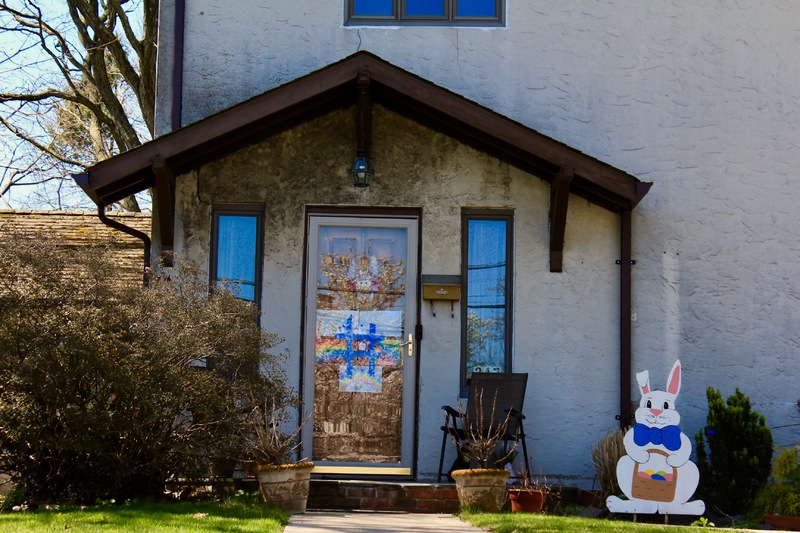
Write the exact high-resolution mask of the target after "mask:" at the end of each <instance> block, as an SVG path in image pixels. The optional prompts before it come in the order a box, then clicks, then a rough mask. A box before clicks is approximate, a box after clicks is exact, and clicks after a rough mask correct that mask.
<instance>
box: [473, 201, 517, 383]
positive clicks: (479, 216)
mask: <svg viewBox="0 0 800 533" xmlns="http://www.w3.org/2000/svg"><path fill="white" fill-rule="evenodd" d="M462 224H463V226H462V232H463V233H462V240H463V243H462V244H463V247H462V273H461V279H462V284H463V289H464V290H463V293H462V294H464V295H465V296H463V297H462V301H461V306H462V307H461V321H462V323H461V328H462V330H461V331H462V333H461V340H462V345H461V376H462V382H461V383H462V388H463V389H464V390H465V389H466V387H467V385H468V383H469V379H470V377H471V376H472V374H473V373H474V372H511V346H512V343H511V325H512V321H511V310H512V280H513V275H512V267H513V262H512V257H513V213H512V212H510V211H504V210H484V209H465V210H464V211H463V213H462Z"/></svg>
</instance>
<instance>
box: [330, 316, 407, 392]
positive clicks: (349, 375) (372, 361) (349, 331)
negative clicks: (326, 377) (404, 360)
mask: <svg viewBox="0 0 800 533" xmlns="http://www.w3.org/2000/svg"><path fill="white" fill-rule="evenodd" d="M402 319H403V313H402V311H345V310H318V311H317V331H316V337H317V344H316V353H315V358H316V364H317V365H322V364H331V365H338V366H339V391H340V392H366V393H380V392H381V391H382V387H383V367H395V366H398V364H399V362H400V361H401V359H400V349H401V339H402Z"/></svg>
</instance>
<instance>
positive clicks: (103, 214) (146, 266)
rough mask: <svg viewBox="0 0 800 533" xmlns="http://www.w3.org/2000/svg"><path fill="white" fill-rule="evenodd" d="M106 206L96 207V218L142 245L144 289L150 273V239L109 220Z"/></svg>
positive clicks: (143, 234) (136, 230)
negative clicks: (137, 240)
mask: <svg viewBox="0 0 800 533" xmlns="http://www.w3.org/2000/svg"><path fill="white" fill-rule="evenodd" d="M106 207H107V206H106V205H105V204H100V205H98V206H97V217H98V218H99V219H100V221H101V222H102V223H103V224H105V225H106V226H109V227H111V228H114V229H116V230H119V231H121V232H122V233H127V234H128V235H130V236H131V237H135V238H137V239H139V240H141V241H142V243H143V244H144V269H143V271H142V283H143V284H144V286H145V287H147V285H148V272H149V271H150V237H148V236H147V234H146V233H143V232H141V231H139V230H138V229H135V228H132V227H130V226H126V225H125V224H123V223H121V222H117V221H116V220H111V219H110V218H108V216H107V215H106Z"/></svg>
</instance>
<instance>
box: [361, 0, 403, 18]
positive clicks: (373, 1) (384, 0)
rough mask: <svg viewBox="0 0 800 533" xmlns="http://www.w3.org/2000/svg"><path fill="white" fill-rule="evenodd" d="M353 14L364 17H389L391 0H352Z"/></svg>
mask: <svg viewBox="0 0 800 533" xmlns="http://www.w3.org/2000/svg"><path fill="white" fill-rule="evenodd" d="M353 14H354V15H356V16H364V17H380V16H387V17H391V16H392V15H393V14H394V13H393V12H392V0H353Z"/></svg>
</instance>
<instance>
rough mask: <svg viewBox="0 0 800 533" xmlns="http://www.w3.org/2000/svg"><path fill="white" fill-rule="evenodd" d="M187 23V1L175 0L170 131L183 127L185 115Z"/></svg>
mask: <svg viewBox="0 0 800 533" xmlns="http://www.w3.org/2000/svg"><path fill="white" fill-rule="evenodd" d="M185 22H186V0H175V24H174V27H173V35H174V36H175V37H174V38H175V42H174V43H173V49H172V102H171V106H170V107H171V112H170V130H172V131H174V130H177V129H179V128H180V127H181V122H182V117H181V115H182V113H183V46H184V35H185Z"/></svg>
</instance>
